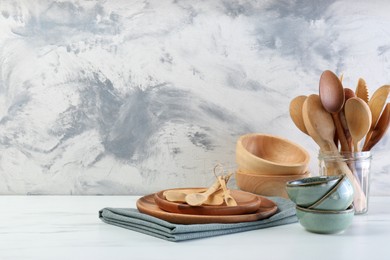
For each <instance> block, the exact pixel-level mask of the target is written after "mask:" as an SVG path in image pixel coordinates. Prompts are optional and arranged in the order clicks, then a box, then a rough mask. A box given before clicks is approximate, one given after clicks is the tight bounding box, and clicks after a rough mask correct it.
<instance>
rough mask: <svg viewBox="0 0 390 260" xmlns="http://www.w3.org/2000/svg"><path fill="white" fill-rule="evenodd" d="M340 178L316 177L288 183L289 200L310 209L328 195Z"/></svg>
mask: <svg viewBox="0 0 390 260" xmlns="http://www.w3.org/2000/svg"><path fill="white" fill-rule="evenodd" d="M341 178H342V176H341V175H338V176H314V177H309V178H303V179H298V180H293V181H289V182H287V183H286V191H287V194H288V196H289V198H290V199H291V200H292V201H293V202H294V203H295V204H297V205H298V206H301V207H309V206H311V205H313V204H314V203H316V202H317V201H319V200H320V199H321V198H322V197H323V196H325V194H327V193H328V192H329V191H330V190H332V188H333V187H334V186H336V184H337V183H338V182H339V180H340V179H341Z"/></svg>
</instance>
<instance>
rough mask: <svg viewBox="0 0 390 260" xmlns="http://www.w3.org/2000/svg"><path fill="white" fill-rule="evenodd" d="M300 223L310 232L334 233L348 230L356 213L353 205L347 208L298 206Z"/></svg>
mask: <svg viewBox="0 0 390 260" xmlns="http://www.w3.org/2000/svg"><path fill="white" fill-rule="evenodd" d="M296 211H297V217H298V219H299V223H300V224H301V225H302V226H303V227H304V228H305V229H306V230H307V231H310V232H314V233H321V234H334V233H339V232H342V231H344V230H346V229H347V228H348V227H349V226H350V225H351V223H352V219H353V216H354V213H355V209H354V207H353V205H351V206H349V207H348V208H347V209H346V210H341V211H336V210H317V209H307V208H301V207H299V206H296Z"/></svg>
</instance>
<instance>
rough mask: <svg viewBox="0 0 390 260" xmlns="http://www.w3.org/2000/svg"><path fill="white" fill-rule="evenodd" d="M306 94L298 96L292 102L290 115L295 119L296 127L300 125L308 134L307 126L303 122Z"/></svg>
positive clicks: (299, 127)
mask: <svg viewBox="0 0 390 260" xmlns="http://www.w3.org/2000/svg"><path fill="white" fill-rule="evenodd" d="M305 100H306V96H304V95H302V96H297V97H295V98H294V99H293V100H291V102H290V116H291V119H292V120H293V122H294V124H295V125H296V127H298V129H299V130H301V131H302V132H303V133H305V134H307V135H308V133H307V130H306V127H305V123H304V122H303V117H302V107H303V102H305Z"/></svg>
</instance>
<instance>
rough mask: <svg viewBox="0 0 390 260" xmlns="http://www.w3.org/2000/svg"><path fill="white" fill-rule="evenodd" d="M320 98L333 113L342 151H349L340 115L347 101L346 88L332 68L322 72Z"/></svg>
mask: <svg viewBox="0 0 390 260" xmlns="http://www.w3.org/2000/svg"><path fill="white" fill-rule="evenodd" d="M320 99H321V103H322V105H323V106H324V108H325V109H326V111H328V112H329V113H331V114H332V117H333V121H334V124H335V126H336V132H337V137H338V139H339V140H340V144H341V151H348V149H349V146H348V142H347V138H346V137H345V134H344V130H343V127H342V125H341V121H340V116H339V112H340V110H341V109H342V108H343V105H344V101H345V96H344V88H343V85H342V84H341V82H340V80H339V78H338V77H337V76H336V75H335V74H334V73H333V72H331V71H330V70H326V71H324V72H323V73H322V74H321V78H320Z"/></svg>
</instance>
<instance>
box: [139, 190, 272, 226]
mask: <svg viewBox="0 0 390 260" xmlns="http://www.w3.org/2000/svg"><path fill="white" fill-rule="evenodd" d="M259 197H260V199H261V203H260V207H259V209H258V210H257V211H256V212H253V213H250V214H241V215H222V216H215V215H191V214H180V213H171V212H167V211H164V210H162V209H160V208H159V207H158V206H157V204H156V202H155V201H154V194H149V195H146V196H144V197H142V198H140V199H138V200H137V209H138V210H139V211H140V212H141V213H144V214H148V215H150V216H153V217H156V218H159V219H162V220H165V221H168V222H171V223H177V224H207V223H238V222H250V221H256V220H260V219H264V218H268V217H270V216H272V215H273V214H275V213H276V211H277V210H278V207H277V205H276V204H275V203H274V202H273V201H272V200H269V199H267V198H265V197H262V196H259Z"/></svg>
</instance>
